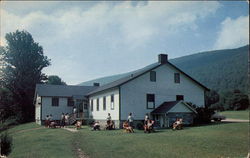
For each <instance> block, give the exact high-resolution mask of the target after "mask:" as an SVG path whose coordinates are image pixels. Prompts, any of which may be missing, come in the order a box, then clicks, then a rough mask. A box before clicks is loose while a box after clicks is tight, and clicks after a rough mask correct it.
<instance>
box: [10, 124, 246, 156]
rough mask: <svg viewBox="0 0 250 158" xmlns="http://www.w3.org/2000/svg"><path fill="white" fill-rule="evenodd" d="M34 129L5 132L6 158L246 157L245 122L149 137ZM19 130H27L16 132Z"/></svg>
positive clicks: (107, 132) (201, 127)
mask: <svg viewBox="0 0 250 158" xmlns="http://www.w3.org/2000/svg"><path fill="white" fill-rule="evenodd" d="M38 127H40V126H37V125H35V124H34V123H31V124H25V125H19V126H17V127H15V128H12V129H10V130H9V132H10V133H11V135H12V136H13V141H14V149H13V152H12V153H11V154H10V158H19V157H23V158H29V157H30V158H57V157H58V158H71V157H75V158H76V157H77V155H76V152H75V149H76V148H81V149H82V150H83V151H84V152H85V153H86V154H87V155H89V156H90V157H91V158H128V157H131V158H132V157H133V158H134V157H138V158H140V157H141V158H152V157H154V158H158V157H159V158H161V157H162V158H167V157H170V158H174V157H183V158H193V157H202V158H206V157H211V158H214V157H230V158H234V157H235V158H237V157H239V158H240V157H246V155H247V151H248V141H249V140H248V128H249V125H248V123H224V124H213V125H207V126H200V127H188V128H185V129H184V130H181V131H172V130H170V129H167V130H166V129H165V130H159V131H158V132H156V133H151V134H145V133H143V131H138V130H136V133H132V134H131V133H124V132H123V130H115V131H90V129H89V127H86V126H85V127H83V129H81V130H80V131H79V132H76V133H71V132H69V131H66V130H63V129H46V128H38ZM31 128H35V129H34V130H31ZM23 129H28V130H27V131H20V130H23Z"/></svg>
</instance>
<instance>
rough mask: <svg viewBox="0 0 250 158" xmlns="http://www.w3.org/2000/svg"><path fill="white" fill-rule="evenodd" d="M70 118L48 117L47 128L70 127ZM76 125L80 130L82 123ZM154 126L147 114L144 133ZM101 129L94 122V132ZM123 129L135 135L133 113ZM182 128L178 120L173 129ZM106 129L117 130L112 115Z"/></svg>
mask: <svg viewBox="0 0 250 158" xmlns="http://www.w3.org/2000/svg"><path fill="white" fill-rule="evenodd" d="M69 117H70V116H69V114H68V113H66V114H64V113H62V114H61V119H60V121H58V122H57V121H56V120H53V116H52V114H50V115H46V117H45V127H48V128H56V127H65V126H68V125H70V123H69ZM74 125H75V127H76V129H80V128H81V125H82V121H76V123H75V124H74ZM154 125H155V121H154V120H151V119H150V117H149V114H148V113H146V114H145V117H144V121H143V128H144V133H151V132H154ZM100 127H101V126H100V123H99V122H98V121H95V122H93V124H92V130H101V128H100ZM122 127H123V129H124V130H125V131H126V132H129V133H134V117H133V115H132V113H131V112H130V113H129V115H128V118H127V120H126V121H124V122H123V124H122ZM182 128H183V119H181V118H176V121H175V122H174V123H173V128H172V129H173V130H176V129H177V130H179V129H182ZM104 129H106V130H113V129H115V123H114V121H113V120H112V118H111V115H110V113H108V116H107V118H106V126H105V128H104Z"/></svg>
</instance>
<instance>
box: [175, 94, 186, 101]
mask: <svg viewBox="0 0 250 158" xmlns="http://www.w3.org/2000/svg"><path fill="white" fill-rule="evenodd" d="M176 100H177V101H178V100H184V96H183V95H176Z"/></svg>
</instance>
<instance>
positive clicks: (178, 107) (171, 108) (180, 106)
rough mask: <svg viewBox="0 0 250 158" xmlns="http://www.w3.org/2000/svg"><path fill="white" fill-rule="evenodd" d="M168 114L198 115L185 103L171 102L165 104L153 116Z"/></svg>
mask: <svg viewBox="0 0 250 158" xmlns="http://www.w3.org/2000/svg"><path fill="white" fill-rule="evenodd" d="M168 112H194V113H197V112H196V110H195V109H193V108H192V107H190V106H189V105H188V104H186V103H185V102H184V101H170V102H164V103H162V104H161V105H160V106H159V107H157V108H156V109H154V110H153V111H152V112H151V114H166V113H168Z"/></svg>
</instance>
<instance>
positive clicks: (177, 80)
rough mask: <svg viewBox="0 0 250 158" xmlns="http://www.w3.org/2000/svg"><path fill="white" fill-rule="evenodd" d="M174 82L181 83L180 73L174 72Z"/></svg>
mask: <svg viewBox="0 0 250 158" xmlns="http://www.w3.org/2000/svg"><path fill="white" fill-rule="evenodd" d="M174 83H180V73H174Z"/></svg>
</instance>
